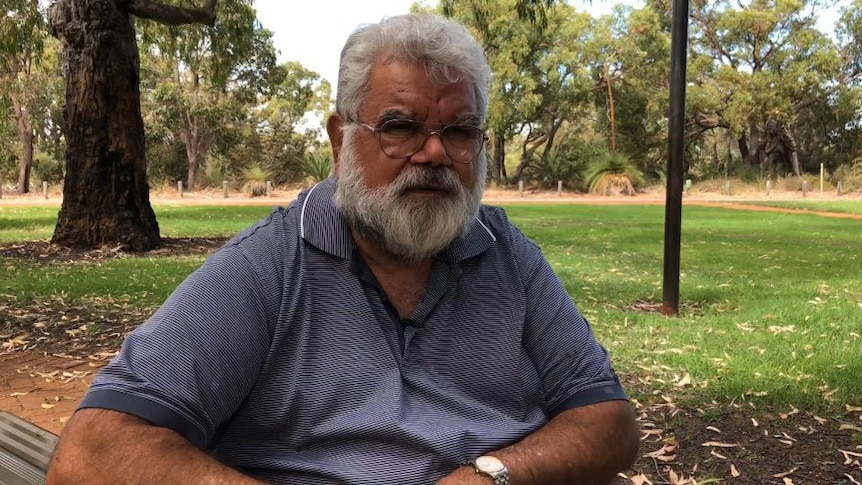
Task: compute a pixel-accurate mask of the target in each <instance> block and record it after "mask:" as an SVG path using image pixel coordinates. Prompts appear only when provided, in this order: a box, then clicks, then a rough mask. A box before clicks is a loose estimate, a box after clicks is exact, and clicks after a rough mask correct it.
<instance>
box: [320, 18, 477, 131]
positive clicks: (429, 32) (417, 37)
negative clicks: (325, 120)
mask: <svg viewBox="0 0 862 485" xmlns="http://www.w3.org/2000/svg"><path fill="white" fill-rule="evenodd" d="M384 55H386V56H389V57H391V58H393V59H397V60H403V61H407V62H414V63H418V64H421V65H423V66H424V67H425V70H426V72H427V73H428V75H429V77H430V78H431V80H432V81H433V82H434V83H435V84H439V85H441V86H442V85H447V84H454V83H457V82H460V81H467V82H468V83H469V84H470V85H471V86H473V89H474V91H475V93H476V102H477V104H478V109H479V113H478V114H479V115H480V116H481V118H482V121H484V120H485V119H486V118H487V115H488V83H489V82H490V78H491V69H490V67H489V66H488V60H487V58H486V57H485V53H484V51H483V50H482V46H481V45H480V44H479V43H478V42H477V41H476V39H475V38H474V37H473V36H472V35H471V34H470V32H469V31H468V30H467V29H466V28H464V26H462V25H460V24H458V23H455V22H453V21H451V20H449V19H446V18H444V17H441V16H439V15H434V14H406V15H398V16H396V17H389V18H386V19H383V21H381V22H380V23H377V24H370V25H365V26H362V27H360V28H359V29H358V30H356V31H355V32H353V33H352V34H350V37H348V39H347V42H346V43H345V44H344V48H343V49H342V51H341V64H340V66H339V69H338V90H337V94H336V98H335V110H336V112H337V113H338V114H339V115H341V117H343V118H345V119H347V120H356V119H358V116H359V108H360V107H361V106H362V103H363V102H364V101H365V95H366V87H367V86H368V81H369V78H370V77H371V70H372V69H373V68H374V66H376V65H377V63H378V62H379V61H380V60H381V59H382V56H384Z"/></svg>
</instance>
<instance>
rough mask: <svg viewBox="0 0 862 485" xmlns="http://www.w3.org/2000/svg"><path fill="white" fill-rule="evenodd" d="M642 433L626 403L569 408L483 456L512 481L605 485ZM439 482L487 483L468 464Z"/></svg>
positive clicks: (629, 460)
mask: <svg viewBox="0 0 862 485" xmlns="http://www.w3.org/2000/svg"><path fill="white" fill-rule="evenodd" d="M639 444H640V436H639V432H638V427H637V424H636V422H635V420H634V416H633V414H632V410H631V407H630V405H629V403H628V402H627V401H607V402H602V403H598V404H593V405H589V406H584V407H580V408H574V409H569V410H567V411H565V412H563V413H561V414H560V415H558V416H556V417H555V418H553V419H552V420H551V421H549V422H548V423H547V424H545V425H544V426H543V427H542V428H540V429H539V430H538V431H536V432H534V433H532V434H530V435H529V436H527V437H525V438H524V439H523V440H521V441H519V442H517V443H515V444H513V445H512V446H508V447H506V448H502V449H500V450H497V451H490V452H488V453H487V454H489V455H493V456H496V457H497V458H499V459H500V460H501V461H502V462H503V463H504V464H505V465H506V467H507V468H508V469H509V474H510V479H511V483H512V485H532V484H542V485H545V484H547V485H553V484H561V485H570V484H574V483H576V484H578V485H592V484H602V485H604V484H607V483H608V482H610V481H611V480H612V479H613V477H614V476H615V475H616V474H617V473H618V472H620V471H622V470H626V469H628V468H630V467H631V466H632V464H633V463H634V460H635V458H636V456H637V450H638V446H639ZM438 483H439V484H441V485H443V484H456V483H457V484H467V483H476V484H480V483H486V484H487V483H491V481H490V479H489V478H487V477H483V476H475V472H474V471H473V470H472V469H471V468H470V467H463V468H461V469H459V470H456V471H455V472H453V473H452V474H450V475H449V476H447V477H446V478H444V479H443V480H441V481H440V482H438Z"/></svg>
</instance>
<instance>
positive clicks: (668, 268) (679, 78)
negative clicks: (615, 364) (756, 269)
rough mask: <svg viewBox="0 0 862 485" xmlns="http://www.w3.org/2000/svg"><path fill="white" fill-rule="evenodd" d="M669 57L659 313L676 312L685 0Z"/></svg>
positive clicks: (676, 9)
mask: <svg viewBox="0 0 862 485" xmlns="http://www.w3.org/2000/svg"><path fill="white" fill-rule="evenodd" d="M670 49H671V57H670V63H671V67H670V115H669V116H670V120H669V124H668V163H667V194H666V199H667V200H666V202H665V220H664V281H663V285H662V290H663V291H662V297H663V301H662V313H664V314H665V315H676V314H678V313H679V260H680V243H681V234H682V175H683V174H682V169H683V163H684V161H685V83H686V80H685V75H686V53H687V49H688V0H673V23H672V27H671V47H670Z"/></svg>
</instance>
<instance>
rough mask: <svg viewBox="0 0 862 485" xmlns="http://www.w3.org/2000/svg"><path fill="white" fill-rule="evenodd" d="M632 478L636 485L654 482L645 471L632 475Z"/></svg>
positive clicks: (648, 484) (647, 484)
mask: <svg viewBox="0 0 862 485" xmlns="http://www.w3.org/2000/svg"><path fill="white" fill-rule="evenodd" d="M630 480H631V481H632V483H633V484H634V485H652V482H651V481H650V480H649V478H647V476H646V475H644V474H643V473H641V474H640V475H638V476H635V477H631V479H630Z"/></svg>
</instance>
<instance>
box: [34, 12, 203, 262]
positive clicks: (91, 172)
mask: <svg viewBox="0 0 862 485" xmlns="http://www.w3.org/2000/svg"><path fill="white" fill-rule="evenodd" d="M216 3H217V0H207V4H206V6H205V7H204V8H203V9H190V8H182V7H176V6H171V5H164V4H160V3H156V2H152V1H149V0H57V1H56V2H55V3H54V4H53V5H52V6H51V7H50V23H51V33H52V35H54V36H55V37H57V38H58V39H59V40H60V42H61V45H62V64H63V73H64V76H65V86H66V106H65V110H64V113H65V129H64V134H65V138H66V180H65V184H64V186H63V205H62V207H61V209H60V214H59V218H58V220H57V225H56V227H55V229H54V236H53V238H52V242H54V243H56V244H60V245H63V246H70V247H85V248H93V247H100V246H103V245H107V244H112V245H118V246H120V247H121V248H123V249H126V250H130V251H145V250H149V249H152V248H155V247H158V246H159V245H160V244H161V237H160V235H159V226H158V223H157V221H156V216H155V213H154V212H153V209H152V207H151V206H150V201H149V186H148V184H147V178H146V160H145V151H144V125H143V121H142V118H141V108H140V86H139V82H140V58H139V54H138V47H137V41H136V36H135V35H136V34H135V28H134V25H133V23H132V20H133V16H137V17H141V18H147V19H152V20H155V21H158V22H161V23H165V24H168V25H184V24H189V23H200V24H205V25H209V26H212V25H214V23H215V8H216Z"/></svg>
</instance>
